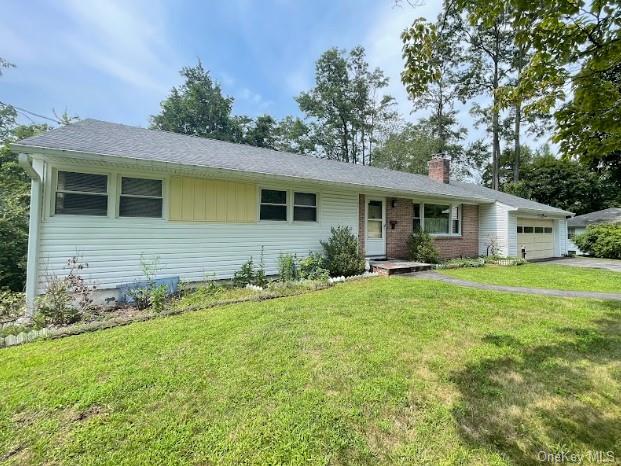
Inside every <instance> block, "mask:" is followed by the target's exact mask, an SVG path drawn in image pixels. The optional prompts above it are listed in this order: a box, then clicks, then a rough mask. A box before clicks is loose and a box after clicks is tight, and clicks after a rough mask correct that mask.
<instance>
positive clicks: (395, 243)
mask: <svg viewBox="0 0 621 466" xmlns="http://www.w3.org/2000/svg"><path fill="white" fill-rule="evenodd" d="M393 202H394V203H395V207H393V206H392V204H393ZM413 214H414V204H412V200H411V199H398V198H390V197H389V198H387V199H386V256H387V257H390V258H395V259H407V257H408V251H407V241H408V238H409V237H410V235H411V234H412V216H413ZM393 222H396V223H393ZM393 224H394V229H393Z"/></svg>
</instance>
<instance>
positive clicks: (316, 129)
mask: <svg viewBox="0 0 621 466" xmlns="http://www.w3.org/2000/svg"><path fill="white" fill-rule="evenodd" d="M387 85H388V79H387V78H385V77H384V74H383V72H382V71H381V70H379V69H375V70H374V71H372V72H371V71H369V69H368V64H367V62H366V60H365V52H364V49H363V48H362V47H355V48H354V49H352V50H351V51H350V52H349V54H346V52H345V51H343V50H339V49H336V48H333V49H329V50H327V51H326V52H324V53H323V54H322V55H321V57H320V58H319V60H317V63H316V65H315V87H314V88H313V89H312V90H310V91H309V92H302V93H301V94H300V95H299V96H298V97H297V98H296V100H297V102H298V104H299V106H300V110H301V111H302V112H304V113H305V115H306V118H307V119H308V120H309V121H310V125H309V128H310V131H311V134H312V139H313V141H314V144H315V147H316V148H317V149H318V151H319V155H320V156H322V157H326V158H329V159H335V160H341V161H344V162H351V163H362V164H367V163H370V160H369V158H370V154H371V152H372V150H373V145H374V144H375V143H376V141H377V139H376V138H377V135H378V133H379V130H380V128H381V127H382V125H385V124H386V123H387V122H388V121H389V120H390V119H391V118H394V117H395V113H394V112H393V111H392V107H393V105H394V99H393V98H392V97H390V96H387V95H381V96H378V94H379V93H380V91H381V90H382V89H383V88H385V87H386V86H387Z"/></svg>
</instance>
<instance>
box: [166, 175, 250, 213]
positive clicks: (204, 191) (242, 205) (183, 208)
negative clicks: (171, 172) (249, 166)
mask: <svg viewBox="0 0 621 466" xmlns="http://www.w3.org/2000/svg"><path fill="white" fill-rule="evenodd" d="M169 196H170V199H169V205H170V210H169V213H170V214H169V217H170V220H176V221H186V222H218V223H245V222H255V221H256V216H257V215H256V208H257V205H256V203H257V193H256V185H254V184H252V183H236V182H229V181H222V180H207V179H203V178H192V177H182V176H175V177H171V180H170V194H169Z"/></svg>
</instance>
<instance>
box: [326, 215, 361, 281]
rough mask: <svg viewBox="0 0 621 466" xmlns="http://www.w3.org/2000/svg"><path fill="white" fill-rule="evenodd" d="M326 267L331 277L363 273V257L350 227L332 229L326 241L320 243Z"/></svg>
mask: <svg viewBox="0 0 621 466" xmlns="http://www.w3.org/2000/svg"><path fill="white" fill-rule="evenodd" d="M321 246H322V247H323V250H324V253H325V257H326V267H327V269H328V270H329V271H330V274H331V275H332V276H341V275H342V276H345V277H348V276H350V275H358V274H360V273H362V272H363V271H364V263H365V261H364V256H363V255H362V254H361V253H360V245H359V243H358V239H357V238H356V237H355V236H354V234H353V233H352V231H351V228H350V227H345V226H339V227H332V229H331V230H330V238H328V241H322V242H321Z"/></svg>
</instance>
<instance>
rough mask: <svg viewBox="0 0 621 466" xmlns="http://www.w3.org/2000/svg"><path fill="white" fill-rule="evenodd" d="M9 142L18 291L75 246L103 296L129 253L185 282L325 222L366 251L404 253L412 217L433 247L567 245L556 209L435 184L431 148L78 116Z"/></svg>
mask: <svg viewBox="0 0 621 466" xmlns="http://www.w3.org/2000/svg"><path fill="white" fill-rule="evenodd" d="M13 150H14V151H15V152H17V153H19V154H20V155H19V160H20V163H21V165H22V166H23V167H24V168H25V169H26V171H27V172H28V173H29V175H30V176H31V178H32V180H33V181H32V200H31V217H30V237H29V244H28V276H27V285H26V288H27V297H28V302H29V303H32V301H33V299H34V296H35V295H36V294H37V293H41V292H43V291H44V290H45V285H46V277H47V276H50V275H53V274H63V273H66V271H65V269H64V266H65V263H66V261H67V259H68V258H69V257H72V256H75V255H78V256H80V257H81V258H82V260H83V261H84V262H86V263H88V267H87V268H86V269H85V270H84V271H83V274H84V277H85V278H87V279H89V280H93V281H94V282H95V283H96V285H97V287H98V289H99V290H100V291H101V292H103V293H104V294H108V295H111V294H118V291H116V290H117V287H119V286H121V285H123V284H128V283H131V282H133V281H137V280H141V279H142V278H143V272H142V269H141V257H142V258H146V259H147V260H154V259H155V258H158V259H159V267H160V270H159V275H160V276H179V277H180V278H181V279H182V280H188V281H201V280H205V279H207V278H215V279H226V278H230V277H232V275H233V273H234V272H235V271H236V270H238V269H239V267H240V266H241V265H242V263H244V262H245V261H246V260H248V259H249V258H250V257H253V258H254V260H255V261H259V260H260V258H261V255H262V260H263V261H264V264H265V267H266V271H267V273H268V274H274V273H276V271H277V261H278V256H279V255H280V254H281V253H295V254H297V255H298V256H304V255H306V254H308V253H309V251H317V250H320V249H321V247H320V240H325V239H327V238H328V236H329V234H330V228H331V227H333V226H337V225H346V226H349V227H351V229H352V230H353V231H354V232H355V233H356V234H357V235H358V238H359V241H360V245H361V248H362V250H363V251H364V254H365V255H366V256H367V257H375V258H383V257H391V258H402V257H405V256H406V254H407V252H406V241H407V239H408V236H409V235H410V234H411V232H412V230H413V228H419V227H420V228H422V229H424V230H426V231H428V232H429V233H430V234H431V235H432V236H433V241H434V243H435V245H436V247H437V249H438V250H439V252H440V255H441V256H442V257H443V258H449V257H459V256H464V257H467V256H478V255H485V254H491V253H494V252H495V253H497V254H500V255H508V256H516V255H518V254H520V249H521V248H522V246H524V247H525V249H526V254H527V258H537V257H552V256H561V255H563V254H566V252H567V244H566V239H567V228H566V218H567V217H568V216H570V215H571V213H570V212H565V211H563V210H560V209H556V208H554V207H550V206H547V205H543V204H539V203H536V202H532V201H528V200H526V199H521V198H519V197H515V196H511V195H508V194H503V193H499V192H496V191H492V190H490V189H486V188H483V187H480V186H476V185H472V184H467V183H455V182H449V179H448V176H449V171H450V170H449V169H450V166H449V161H448V160H445V159H442V158H434V159H433V160H432V161H431V162H430V167H429V172H430V175H429V177H426V176H422V175H413V174H409V173H402V172H397V171H392V170H384V169H379V168H373V167H367V166H361V165H353V164H346V163H342V162H336V161H330V160H323V159H319V158H315V157H311V156H301V155H294V154H288V153H282V152H277V151H273V150H268V149H261V148H257V147H252V146H248V145H240V144H233V143H228V142H222V141H217V140H212V139H205V138H198V137H191V136H185V135H180V134H175V133H168V132H162V131H153V130H147V129H142V128H135V127H130V126H125V125H120V124H114V123H107V122H103V121H97V120H90V119H88V120H82V121H80V122H77V123H74V124H71V125H67V126H63V127H61V128H58V129H55V130H52V131H49V132H47V133H44V134H41V135H39V136H35V137H31V138H28V139H24V140H22V141H20V142H19V143H16V144H14V145H13Z"/></svg>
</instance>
